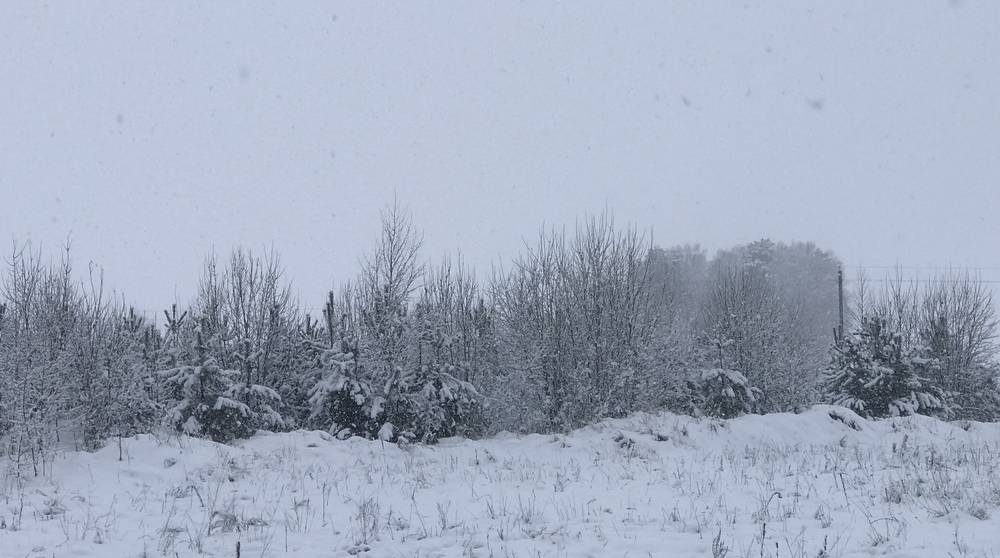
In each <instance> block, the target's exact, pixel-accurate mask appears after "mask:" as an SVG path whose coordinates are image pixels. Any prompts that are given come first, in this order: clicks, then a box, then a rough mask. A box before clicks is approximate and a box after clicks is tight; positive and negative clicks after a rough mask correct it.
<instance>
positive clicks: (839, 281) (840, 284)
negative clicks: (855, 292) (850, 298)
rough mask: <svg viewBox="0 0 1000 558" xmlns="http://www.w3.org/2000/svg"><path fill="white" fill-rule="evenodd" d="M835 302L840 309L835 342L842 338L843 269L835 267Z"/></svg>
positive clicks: (838, 342)
mask: <svg viewBox="0 0 1000 558" xmlns="http://www.w3.org/2000/svg"><path fill="white" fill-rule="evenodd" d="M837 304H838V305H839V309H840V322H839V324H840V325H839V326H838V327H837V344H838V345H839V344H840V342H841V341H843V340H844V269H843V268H838V269H837Z"/></svg>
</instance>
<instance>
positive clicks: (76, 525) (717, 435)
mask: <svg viewBox="0 0 1000 558" xmlns="http://www.w3.org/2000/svg"><path fill="white" fill-rule="evenodd" d="M831 414H833V415H836V416H839V417H841V419H842V420H836V419H834V418H832V417H831ZM852 423H853V424H854V426H855V427H856V428H857V429H854V428H852V427H851V426H850V424H852ZM123 450H124V455H123V459H122V460H121V461H119V451H118V445H117V442H116V441H111V442H109V443H108V445H107V447H106V448H104V449H103V450H101V451H98V452H96V453H84V452H64V453H60V454H58V455H57V456H56V457H55V458H54V460H53V461H52V463H51V466H50V467H47V468H46V470H45V472H44V474H40V475H39V476H38V477H33V476H30V477H27V478H25V479H23V480H20V481H19V480H18V479H17V478H15V477H14V476H12V475H11V474H9V473H8V474H7V475H6V476H4V477H3V484H2V485H0V557H3V558H7V557H18V558H20V557H29V558H42V557H45V558H59V557H78V556H93V557H116V558H117V557H138V556H173V557H181V556H199V555H201V556H219V557H232V556H236V545H237V542H239V544H240V550H241V554H240V555H241V556H242V557H267V556H294V557H301V558H304V557H336V556H351V555H356V556H378V557H381V556H386V557H395V556H400V557H435V556H441V557H445V556H456V557H459V556H483V557H487V556H498V557H500V556H503V557H516V556H518V557H547V556H557V557H558V556H622V557H625V556H628V557H643V556H668V557H670V556H677V557H687V556H697V557H711V556H713V540H715V542H714V547H715V549H714V552H715V554H714V556H716V557H720V556H727V555H728V556H729V558H734V557H743V556H752V557H761V556H764V557H772V558H776V557H788V558H796V557H802V558H824V557H837V556H890V557H900V558H902V557H923V556H927V557H942V558H945V557H949V556H955V557H960V556H984V557H985V556H989V557H992V556H996V555H997V554H996V552H997V550H996V549H1000V519H998V517H1000V511H998V510H997V506H998V505H1000V475H998V473H997V469H998V466H1000V425H995V424H982V423H946V422H941V421H938V420H935V419H931V418H927V417H919V416H917V417H906V418H894V419H890V420H884V421H877V422H875V421H866V420H863V419H861V418H859V417H857V416H856V415H854V414H853V413H852V412H851V411H848V410H846V409H843V408H839V407H829V406H816V407H813V408H811V409H809V410H807V411H805V412H803V413H801V414H775V415H766V416H745V417H741V418H738V419H734V420H730V421H719V420H711V419H695V418H691V417H685V416H677V415H672V414H657V415H649V414H638V415H634V416H631V417H628V418H625V419H620V420H607V421H604V422H602V423H600V424H597V425H594V426H590V427H586V428H583V429H580V430H577V431H574V432H572V433H570V434H568V435H526V436H521V435H514V434H502V435H499V436H495V437H493V438H490V439H485V440H478V441H473V440H465V439H447V440H443V441H442V442H441V443H439V444H438V445H435V446H409V447H398V446H396V445H395V444H391V443H387V442H382V441H368V440H362V439H359V438H352V439H348V440H343V441H340V440H336V439H335V438H334V437H332V436H330V435H329V434H327V433H324V432H307V431H298V432H291V433H284V434H264V433H261V434H258V435H257V436H255V437H254V438H252V439H250V440H246V441H243V442H241V443H239V444H237V445H235V446H227V445H221V444H215V443H212V442H209V441H205V440H201V439H196V438H188V437H177V436H167V435H160V436H150V435H144V436H138V437H135V438H130V439H126V440H124V442H123Z"/></svg>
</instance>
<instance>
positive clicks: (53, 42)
mask: <svg viewBox="0 0 1000 558" xmlns="http://www.w3.org/2000/svg"><path fill="white" fill-rule="evenodd" d="M99 4H100V6H101V7H100V9H99V8H98V5H99ZM251 4H253V5H251ZM737 4H738V3H735V2H704V1H700V0H699V1H695V2H667V1H657V2H648V3H617V2H595V3H582V2H562V3H553V4H548V3H531V2H529V3H521V2H499V3H485V2H433V3H426V4H424V3H417V2H398V3H377V4H376V3H370V2H364V3H360V2H359V3H343V4H341V3H336V4H335V3H330V2H321V3H311V4H310V3H307V2H294V3H286V2H266V3H248V2H239V3H236V2H232V3H225V2H223V3H204V2H191V3H182V2H157V3H149V2H123V3H89V2H48V3H41V2H4V3H2V6H0V238H2V239H3V241H4V242H9V240H8V239H17V240H21V241H23V240H28V239H30V240H32V241H33V242H35V243H36V244H38V243H41V244H42V245H43V247H45V248H46V249H47V250H46V251H47V252H48V253H51V254H55V251H56V249H57V248H58V246H59V244H60V243H61V242H62V241H63V240H64V239H65V238H66V237H67V236H68V235H72V239H73V246H74V250H75V252H76V263H77V266H78V268H85V267H86V263H87V262H88V261H89V260H94V261H96V262H98V263H100V264H101V265H103V267H104V268H105V270H106V276H107V280H108V281H109V282H110V284H112V285H113V286H114V287H115V288H117V289H119V290H122V291H124V292H125V293H126V294H127V296H128V298H129V299H131V300H134V301H136V302H137V305H138V306H140V307H142V308H152V309H156V308H160V307H163V306H165V305H166V304H168V303H169V302H171V301H173V300H174V299H175V295H176V297H177V298H178V299H179V300H180V301H182V302H184V301H187V300H189V299H190V298H191V296H192V295H193V293H194V289H195V286H196V284H197V279H198V275H199V272H200V264H201V262H202V260H203V258H204V257H205V255H206V254H207V253H208V252H210V251H211V250H212V249H213V247H214V248H215V250H216V251H217V252H227V251H228V250H229V249H230V248H231V247H232V246H234V245H245V246H249V247H251V248H261V247H265V246H273V247H274V248H275V249H277V250H278V251H279V252H280V254H281V255H282V258H283V261H284V263H285V264H286V267H287V270H288V273H289V275H290V277H292V278H293V280H294V284H295V286H296V289H297V291H299V293H300V294H301V297H302V299H303V302H305V303H306V305H307V306H311V305H318V304H319V301H320V300H321V299H322V297H323V295H324V292H325V290H326V289H327V288H329V286H331V285H332V284H333V283H334V282H335V281H342V280H344V279H347V278H349V277H350V276H352V275H353V274H354V273H355V271H356V268H357V261H358V258H359V256H360V255H361V254H362V253H363V252H364V251H365V250H366V249H367V248H369V247H370V246H371V245H372V243H373V239H374V236H375V234H376V231H377V216H378V212H379V210H380V208H381V207H382V206H384V205H385V204H386V203H388V202H390V201H391V200H392V197H393V194H394V192H395V193H396V195H397V196H398V198H399V200H400V201H401V202H402V203H403V204H405V205H407V206H409V208H411V210H412V211H413V213H414V217H415V221H416V223H417V224H418V226H420V227H421V228H423V229H424V231H425V234H426V250H425V252H426V256H427V257H428V258H437V257H438V255H439V254H443V253H445V252H454V251H456V250H461V251H462V252H463V253H464V254H465V256H466V259H467V260H468V261H470V262H471V263H473V264H475V265H476V266H477V267H479V268H480V269H488V268H489V267H490V265H491V264H492V263H493V262H497V261H502V260H507V259H509V258H510V257H511V256H512V255H513V254H514V253H515V252H516V251H517V250H519V248H520V247H521V243H522V240H523V239H524V238H525V237H526V236H532V235H533V234H535V232H536V231H537V229H538V227H539V225H540V224H541V223H542V222H543V221H545V222H548V223H552V224H569V225H572V223H573V221H574V219H575V218H576V217H577V216H579V215H582V214H585V213H588V212H597V211H601V210H602V209H604V208H605V207H607V208H609V209H611V210H613V211H614V213H615V214H616V217H617V219H618V220H619V221H621V222H626V221H630V222H634V223H636V224H638V225H640V226H642V227H652V228H653V231H654V236H655V240H656V241H657V242H658V243H659V244H663V245H671V244H679V243H690V242H698V243H701V244H702V245H704V246H706V247H707V248H709V249H711V250H715V249H718V248H721V247H725V246H728V245H732V244H735V243H741V242H746V241H750V240H753V239H756V238H760V237H770V238H772V239H774V240H786V241H787V240H814V241H816V242H817V243H818V244H820V245H821V246H823V247H827V248H831V249H833V250H834V251H835V252H836V253H837V254H838V255H839V256H840V257H841V258H842V259H843V260H844V261H845V262H846V263H847V264H848V265H852V266H853V265H857V264H867V265H889V264H894V263H897V262H898V263H901V264H903V265H907V266H943V265H957V266H975V267H992V266H1000V251H998V249H997V247H998V245H1000V216H998V212H1000V59H998V55H1000V27H998V24H1000V2H995V1H982V2H976V1H972V0H964V1H958V2H956V1H953V2H948V1H947V0H941V1H933V2H913V1H905V2H877V3H876V2H868V1H865V2H824V3H822V4H816V5H814V6H812V7H809V6H808V5H807V3H806V2H799V1H786V2H781V3H776V2H767V3H758V2H747V4H746V5H745V6H742V7H736V6H737ZM992 273H993V275H1000V271H996V272H992Z"/></svg>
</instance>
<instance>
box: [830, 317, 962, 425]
mask: <svg viewBox="0 0 1000 558" xmlns="http://www.w3.org/2000/svg"><path fill="white" fill-rule="evenodd" d="M926 352H927V351H926V349H923V350H914V349H907V348H906V347H905V346H904V340H903V336H902V335H901V334H900V333H899V332H896V331H893V330H891V329H890V328H889V326H888V324H887V322H886V320H884V319H882V318H878V317H873V318H864V319H863V320H862V323H861V327H860V329H859V330H858V331H855V332H854V333H852V334H851V335H849V336H847V337H845V338H844V339H843V340H842V341H841V342H840V343H838V344H837V345H836V346H834V348H833V362H832V363H831V366H830V369H829V370H828V373H827V379H826V391H827V394H828V397H829V399H830V400H831V402H833V403H834V404H837V405H843V406H845V407H848V408H850V409H852V410H853V411H855V412H857V413H858V414H860V415H862V416H867V417H888V416H901V415H902V416H905V415H911V414H915V413H919V414H926V415H946V414H947V413H948V408H947V404H946V398H945V393H944V391H943V390H942V389H941V388H940V387H938V386H937V385H935V384H933V383H932V382H931V381H930V380H929V378H930V377H931V376H932V373H933V371H934V369H935V367H936V366H937V362H936V361H935V360H934V359H932V358H928V357H926V356H924V355H925V354H926ZM921 353H923V354H921Z"/></svg>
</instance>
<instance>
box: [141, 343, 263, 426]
mask: <svg viewBox="0 0 1000 558" xmlns="http://www.w3.org/2000/svg"><path fill="white" fill-rule="evenodd" d="M196 349H197V351H198V355H199V364H197V365H182V366H178V367H176V368H171V369H168V370H163V371H161V372H160V373H159V375H160V377H161V378H162V379H163V383H164V385H165V387H166V388H167V390H168V393H169V394H170V397H171V399H172V400H173V401H174V404H173V405H172V406H171V407H170V408H169V409H168V410H167V413H166V418H165V420H166V422H167V423H168V424H169V425H171V426H172V427H173V428H174V429H175V430H177V431H178V432H183V433H184V434H188V435H191V436H199V437H206V438H210V439H212V440H214V441H216V442H228V441H231V440H233V439H236V438H247V437H249V436H250V435H251V434H253V428H252V426H253V423H254V422H255V421H254V417H253V416H252V415H251V411H250V408H249V407H248V406H247V405H245V404H244V403H242V402H240V401H239V400H238V399H235V398H234V395H236V394H234V393H233V387H234V385H236V384H237V381H236V380H237V379H238V378H239V372H238V371H236V370H224V369H223V368H222V367H220V366H219V364H218V363H217V362H216V360H215V359H214V358H211V357H206V356H205V348H204V345H203V343H202V339H201V333H200V332H199V333H198V334H197V345H196Z"/></svg>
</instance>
